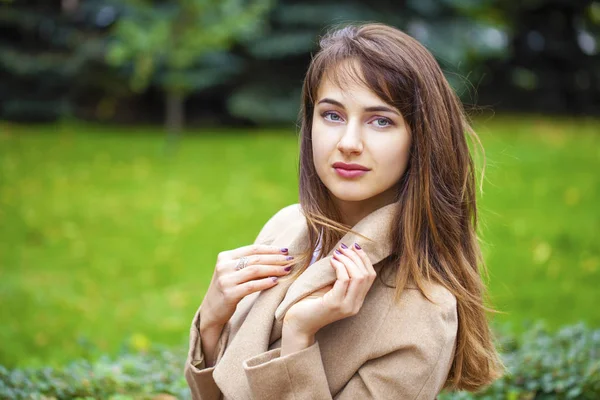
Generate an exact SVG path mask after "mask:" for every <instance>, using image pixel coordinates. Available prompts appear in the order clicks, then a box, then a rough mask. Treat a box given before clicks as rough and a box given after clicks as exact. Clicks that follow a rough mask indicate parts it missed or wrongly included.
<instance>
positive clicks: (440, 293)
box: [384, 282, 458, 349]
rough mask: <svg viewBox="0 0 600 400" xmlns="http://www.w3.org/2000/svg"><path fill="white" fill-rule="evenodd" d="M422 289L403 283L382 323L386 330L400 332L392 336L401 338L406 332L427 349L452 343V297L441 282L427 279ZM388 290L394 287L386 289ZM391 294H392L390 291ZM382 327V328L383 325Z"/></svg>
mask: <svg viewBox="0 0 600 400" xmlns="http://www.w3.org/2000/svg"><path fill="white" fill-rule="evenodd" d="M423 289H424V292H423V291H421V290H420V289H418V288H417V287H416V286H415V285H410V284H409V285H407V287H406V288H405V289H404V290H403V292H402V295H401V296H400V299H399V300H390V301H391V302H392V304H391V307H390V312H389V313H388V315H387V317H386V321H385V323H384V325H387V326H388V328H387V329H389V330H390V331H396V332H398V329H400V330H401V332H403V334H402V335H399V336H396V335H391V336H394V337H396V338H398V339H400V340H402V341H404V340H406V339H407V337H406V336H409V337H411V338H413V339H415V340H417V342H419V343H420V344H421V346H425V347H428V348H430V349H435V348H438V349H439V346H441V345H444V344H447V343H453V342H454V340H455V338H456V335H457V330H458V313H457V307H456V306H457V303H456V297H455V296H454V294H452V292H451V291H450V290H448V289H447V288H446V287H444V286H443V285H442V284H439V283H435V282H429V283H425V284H424V285H423ZM390 291H391V292H393V291H395V289H394V290H390ZM391 296H392V297H394V294H393V293H391ZM384 329H386V328H384Z"/></svg>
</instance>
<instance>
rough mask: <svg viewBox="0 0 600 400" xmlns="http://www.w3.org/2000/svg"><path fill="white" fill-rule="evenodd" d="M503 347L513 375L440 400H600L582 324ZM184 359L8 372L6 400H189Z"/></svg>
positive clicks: (149, 356)
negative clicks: (187, 399) (476, 391)
mask: <svg viewBox="0 0 600 400" xmlns="http://www.w3.org/2000/svg"><path fill="white" fill-rule="evenodd" d="M500 346H501V348H502V350H503V359H504V362H505V363H506V366H507V368H508V373H507V374H506V376H504V377H503V378H502V379H500V380H498V381H497V382H495V383H494V384H493V385H492V386H491V387H489V388H488V389H487V390H485V391H483V392H481V393H478V394H471V393H463V392H460V393H444V394H442V395H441V396H440V400H450V399H476V398H477V399H598V398H600V329H596V330H594V329H589V328H587V327H586V326H585V325H583V324H579V325H572V326H567V327H564V328H563V329H561V330H560V331H558V332H556V333H550V332H549V331H547V330H546V329H545V328H544V327H543V326H542V325H536V326H534V327H533V328H531V329H530V330H528V331H527V332H526V333H525V334H523V335H522V336H521V337H520V338H516V337H514V336H511V335H503V336H502V337H501V338H500ZM184 359H185V349H184V348H183V347H182V348H179V349H177V350H176V351H173V350H169V349H165V348H159V347H155V348H153V349H152V350H151V351H150V352H147V353H143V354H141V353H125V354H122V355H121V356H118V357H116V358H115V359H110V358H108V357H103V358H101V359H99V360H97V361H96V362H93V363H91V362H89V361H86V360H84V361H75V362H72V363H70V364H69V365H67V366H65V367H63V368H56V369H55V368H19V369H13V370H8V369H6V368H4V367H1V366H0V398H1V399H73V398H79V399H90V398H102V399H105V398H108V399H112V400H124V399H168V398H171V396H173V397H176V398H189V392H188V388H187V386H186V382H185V379H184V377H183V363H184Z"/></svg>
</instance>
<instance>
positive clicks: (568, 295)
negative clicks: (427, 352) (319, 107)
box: [0, 0, 600, 366]
mask: <svg viewBox="0 0 600 400" xmlns="http://www.w3.org/2000/svg"><path fill="white" fill-rule="evenodd" d="M234 3H235V4H234ZM507 3H511V2H501V1H482V2H474V1H464V0H463V1H450V0H444V1H441V0H440V1H435V0H431V1H427V2H417V1H406V2H399V3H398V4H396V5H391V4H390V3H389V2H386V1H373V2H370V3H369V4H368V5H367V4H366V3H364V2H359V1H354V2H353V1H348V2H341V1H330V2H328V1H322V2H295V1H254V2H252V1H250V2H247V3H243V2H240V3H236V2H218V1H212V2H211V1H201V0H186V1H174V0H173V1H157V2H152V1H125V2H117V1H105V0H90V1H83V0H79V1H78V0H69V1H67V0H64V1H61V2H44V1H23V2H16V1H7V0H2V1H0V227H1V229H0V304H2V307H0V365H6V366H15V365H61V364H65V363H66V362H68V361H69V360H72V359H76V358H80V357H86V358H88V357H89V358H96V357H98V356H99V355H100V354H104V353H109V354H114V353H116V352H117V351H119V349H121V348H123V347H128V348H133V349H135V350H145V349H148V348H149V347H150V346H151V345H152V344H155V343H160V344H167V345H170V346H185V341H186V338H187V334H188V332H189V324H190V321H191V318H192V316H193V313H194V311H195V310H196V308H197V306H198V305H199V303H200V302H201V300H202V298H203V295H204V292H205V290H206V288H207V286H208V284H209V282H210V278H211V276H212V272H213V268H214V263H215V259H216V255H217V253H218V252H219V251H222V250H226V249H231V248H235V247H239V246H243V245H246V244H249V243H251V242H252V241H253V240H254V238H255V237H256V234H257V233H258V231H259V230H260V228H261V227H262V225H263V224H264V223H265V222H266V221H267V219H268V218H269V217H271V216H272V215H273V214H274V213H275V212H276V211H278V210H279V209H280V208H282V207H284V206H286V205H289V204H292V203H296V202H297V201H298V200H297V199H298V193H297V184H298V182H297V173H298V171H297V168H298V167H297V165H298V137H297V132H296V127H295V118H296V115H297V112H298V106H299V88H300V84H301V82H302V77H303V74H304V71H305V69H306V67H307V65H308V62H309V60H310V54H311V52H314V50H315V49H316V43H317V36H318V35H319V34H320V33H322V32H323V31H324V29H325V27H327V26H330V25H331V24H334V23H340V22H344V21H348V20H367V19H368V20H377V21H381V22H385V23H389V24H392V25H395V26H398V27H400V28H402V29H404V30H406V31H407V32H409V33H410V34H411V35H413V36H415V37H417V38H418V39H419V40H421V41H422V42H423V43H424V44H426V45H427V47H428V48H430V49H431V50H432V51H433V52H434V54H435V55H436V56H437V57H438V60H439V62H440V63H441V65H442V66H443V68H444V70H445V72H447V77H448V79H449V80H450V82H451V83H452V84H453V85H454V87H455V89H456V90H457V92H458V93H459V94H460V95H461V96H462V98H463V100H464V102H465V104H466V105H467V106H469V105H470V104H472V103H476V104H478V105H483V106H486V107H484V111H483V112H481V111H480V110H479V111H478V109H475V111H476V112H475V115H476V117H475V121H474V122H475V128H476V131H477V132H478V133H479V135H480V137H481V140H482V142H483V145H484V148H485V150H486V169H485V180H484V182H483V193H480V195H479V203H478V206H479V214H480V235H481V243H482V247H483V250H484V253H485V259H486V263H487V266H488V269H489V274H490V279H489V288H490V300H491V304H492V305H493V306H494V307H495V308H496V309H498V310H499V311H501V313H499V314H497V315H494V316H492V318H493V322H494V324H495V325H496V326H498V327H501V329H509V330H512V331H515V332H520V331H522V330H523V329H525V328H526V327H527V326H528V325H529V324H532V323H534V322H537V321H546V322H547V323H548V325H549V326H550V327H551V328H553V329H557V328H559V327H560V326H562V325H565V324H570V323H573V322H576V321H584V322H585V323H587V324H588V325H590V326H593V327H599V326H600V309H599V308H598V303H599V300H600V299H599V296H598V286H599V284H600V242H599V240H598V233H599V228H600V211H599V210H600V207H598V201H599V199H600V185H599V184H600V182H599V180H600V178H599V175H598V170H599V167H600V162H599V161H600V136H599V133H600V119H599V118H598V116H599V114H600V76H599V75H598V71H600V59H599V53H598V43H599V40H600V34H599V30H598V28H599V26H600V3H598V2H597V1H583V2H569V1H562V2H561V1H529V2H522V4H520V5H516V4H507ZM232 4H233V5H232ZM236 4H237V5H236ZM242 4H246V6H242ZM228 7H229V8H228ZM232 7H233V8H232ZM207 10H208V11H207ZM207 21H208V22H207ZM573 21H575V22H577V23H575V24H570V22H573ZM174 27H177V28H178V29H174ZM215 38H216V39H215ZM469 108H471V107H470V106H469ZM489 110H495V111H498V112H497V113H496V114H494V115H492V113H491V112H489ZM162 123H164V124H165V127H163V126H161V124H162ZM499 329H500V328H499Z"/></svg>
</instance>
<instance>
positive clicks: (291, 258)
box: [285, 256, 294, 261]
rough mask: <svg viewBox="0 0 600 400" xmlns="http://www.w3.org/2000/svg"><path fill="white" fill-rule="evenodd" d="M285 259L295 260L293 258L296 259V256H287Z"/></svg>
mask: <svg viewBox="0 0 600 400" xmlns="http://www.w3.org/2000/svg"><path fill="white" fill-rule="evenodd" d="M285 259H286V260H288V261H289V260H293V259H294V257H292V256H287V257H286V258H285Z"/></svg>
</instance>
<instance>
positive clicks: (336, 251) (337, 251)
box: [334, 249, 342, 254]
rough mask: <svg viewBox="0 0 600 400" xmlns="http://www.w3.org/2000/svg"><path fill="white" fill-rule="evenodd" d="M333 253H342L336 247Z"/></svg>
mask: <svg viewBox="0 0 600 400" xmlns="http://www.w3.org/2000/svg"><path fill="white" fill-rule="evenodd" d="M334 253H335V254H342V252H341V251H339V250H338V249H335V251H334Z"/></svg>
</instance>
